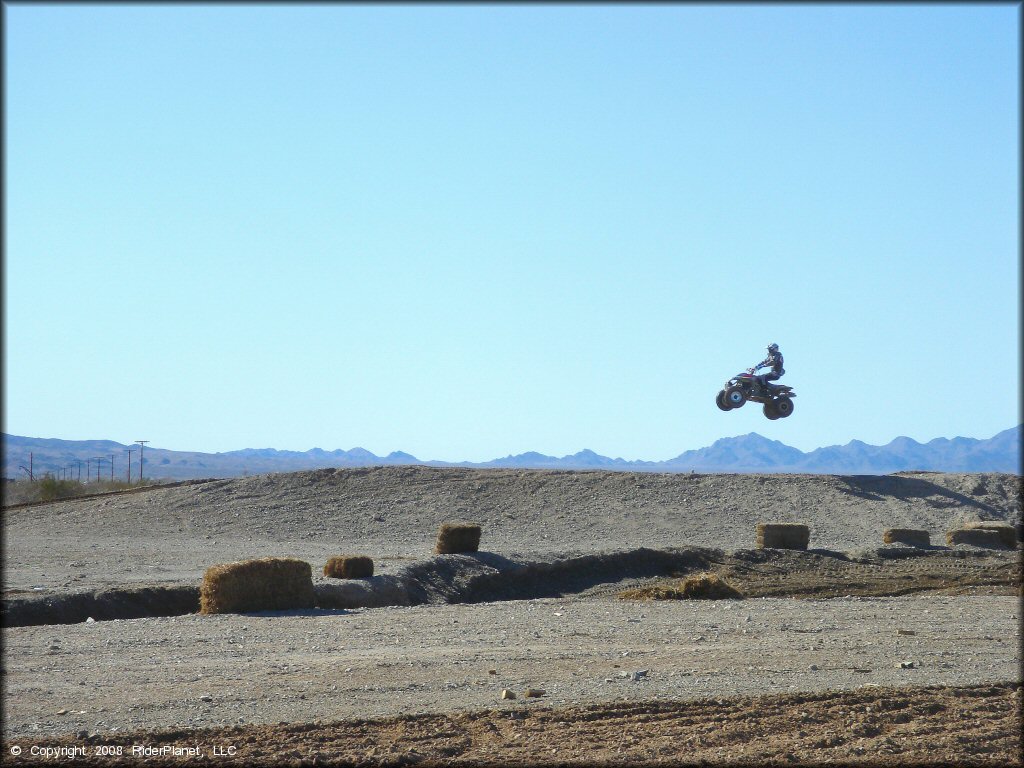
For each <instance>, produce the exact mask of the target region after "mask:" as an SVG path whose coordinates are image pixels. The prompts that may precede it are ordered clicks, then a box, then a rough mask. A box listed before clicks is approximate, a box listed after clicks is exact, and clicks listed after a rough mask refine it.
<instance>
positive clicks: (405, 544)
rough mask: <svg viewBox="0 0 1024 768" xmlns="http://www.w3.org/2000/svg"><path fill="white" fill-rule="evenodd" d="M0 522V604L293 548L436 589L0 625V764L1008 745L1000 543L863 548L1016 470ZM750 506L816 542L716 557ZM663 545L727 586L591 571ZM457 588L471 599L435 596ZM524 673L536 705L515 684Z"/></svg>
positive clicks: (1009, 638)
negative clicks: (675, 588)
mask: <svg viewBox="0 0 1024 768" xmlns="http://www.w3.org/2000/svg"><path fill="white" fill-rule="evenodd" d="M438 473H440V474H438ZM4 518H5V540H4V565H5V573H4V586H5V590H6V594H5V598H7V599H11V598H12V597H15V596H18V595H26V594H29V595H30V594H33V593H35V592H39V593H41V594H44V595H46V594H49V595H57V596H59V595H60V594H62V593H63V592H67V591H68V590H69V589H86V590H88V589H98V588H102V587H104V586H124V585H130V584H133V583H134V584H144V583H156V584H165V585H172V584H188V583H192V584H197V583H198V580H199V578H200V577H201V574H202V571H203V569H204V568H205V567H206V566H208V565H211V564H213V563H215V562H225V561H227V560H231V559H239V558H242V557H256V556H265V555H295V556H300V557H304V558H305V559H307V560H309V561H310V562H311V563H313V565H314V570H317V568H318V567H319V565H320V564H321V563H322V561H323V560H325V559H326V557H327V556H330V555H334V554H342V553H346V552H355V551H360V552H365V553H367V554H371V555H372V556H374V559H375V561H376V563H377V566H378V571H377V572H378V573H380V574H387V575H394V574H401V573H407V572H409V569H413V570H415V569H416V568H420V571H419V572H421V576H422V577H423V578H425V579H427V581H426V582H424V583H425V584H427V586H430V585H431V582H430V579H434V583H433V587H434V588H435V590H436V595H435V596H436V597H437V598H438V599H440V600H442V601H441V602H435V603H427V604H422V605H416V606H412V607H390V608H362V609H357V610H323V609H321V610H314V611H305V612H297V613H295V612H293V613H292V614H289V613H287V612H285V613H278V614H263V615H256V614H249V615H244V616H230V615H225V616H197V615H186V616H178V617H175V618H146V619H137V620H131V621H99V622H96V623H92V624H74V625H63V626H60V625H49V626H24V627H10V628H6V629H4V630H3V640H4V666H3V681H4V704H5V706H4V715H3V716H4V720H3V737H4V745H3V749H4V754H5V757H10V748H11V747H13V746H17V747H20V748H21V749H23V750H25V751H24V752H23V756H25V757H27V756H29V755H30V749H31V747H32V746H33V745H35V746H40V745H42V746H47V747H51V748H55V747H57V746H59V745H66V746H70V745H73V746H76V747H80V748H88V749H90V750H91V749H92V748H94V747H96V746H98V745H101V744H105V745H118V744H120V745H132V744H145V745H150V746H160V745H171V746H177V747H180V748H184V747H188V746H191V745H196V744H199V745H202V746H203V748H204V749H206V751H207V753H209V752H210V750H212V747H213V746H215V745H221V746H224V747H225V748H226V747H227V746H235V747H236V750H237V751H236V753H235V755H236V760H235V763H232V762H231V760H230V758H229V757H227V756H218V757H216V758H213V757H212V755H210V754H208V755H207V757H208V759H209V760H211V761H216V762H219V763H222V764H239V765H241V764H252V763H262V764H270V763H275V764H276V763H280V762H282V761H285V762H288V761H291V762H293V763H295V764H299V763H306V764H313V763H316V764H323V763H325V762H330V761H339V760H340V761H343V762H347V763H363V764H367V765H381V764H407V763H427V764H429V763H431V762H441V763H446V762H459V761H461V762H464V763H475V764H479V763H486V762H499V763H512V764H516V763H518V764H539V763H555V762H565V761H575V762H579V763H587V764H589V763H593V762H597V761H609V762H623V761H629V762H631V763H640V764H643V763H651V764H654V763H658V762H662V763H672V764H676V763H679V762H687V761H689V762H694V761H708V762H720V763H726V764H729V763H733V762H735V761H737V760H752V761H754V762H759V763H760V762H782V763H787V764H791V763H793V762H801V763H802V762H809V761H820V760H826V759H830V760H853V761H861V760H865V759H870V760H872V761H874V762H876V763H880V764H893V765H895V764H905V763H907V762H911V763H912V762H929V761H935V760H940V761H949V759H950V758H951V757H952V758H953V759H956V760H958V761H959V762H963V763H972V762H973V763H977V764H984V763H989V764H1006V763H1008V762H1011V761H1013V760H1014V759H1015V758H1016V752H1015V751H1014V750H1015V749H1016V747H1018V746H1019V744H1020V741H1019V739H1020V709H1019V695H1020V694H1019V691H1017V687H1018V686H1016V685H1015V683H1016V682H1019V680H1020V672H1019V669H1020V666H1019V665H1020V650H1019V641H1020V614H1019V595H1020V556H1019V550H1018V552H1017V553H1013V552H1007V551H1002V552H999V551H992V552H984V551H980V550H974V549H971V548H958V549H957V550H944V549H941V548H936V549H934V550H932V551H929V552H925V553H920V552H919V553H913V556H910V555H907V554H906V553H904V555H901V556H896V555H898V554H899V553H893V552H892V551H885V550H882V549H879V546H880V543H881V542H880V539H881V531H882V529H884V528H886V527H910V528H924V529H926V530H929V531H930V532H931V535H932V540H933V542H935V543H943V538H942V534H943V532H944V531H945V530H946V529H948V528H949V527H953V526H954V525H956V524H958V523H959V522H960V521H963V520H970V519H979V518H982V519H997V520H1007V521H1009V522H1015V523H1016V522H1019V520H1020V479H1019V477H1017V476H1009V475H934V474H921V475H915V476H912V477H896V476H894V477H883V478H837V477H816V476H736V475H727V476H716V475H708V476H651V475H630V474H627V473H600V472H583V473H565V472H514V471H508V470H494V471H486V472H479V471H477V472H476V473H474V471H471V470H444V471H441V470H433V469H426V470H424V469H422V468H398V469H395V468H384V469H374V470H365V471H364V470H346V471H343V472H333V471H320V472H309V473H296V474H295V475H288V476H271V477H262V478H245V479H239V480H237V481H216V482H213V483H207V484H204V485H203V486H195V487H179V488H172V489H157V490H154V491H152V492H150V493H145V494H135V495H132V496H130V497H128V496H126V497H121V498H107V499H98V500H77V501H74V502H65V503H64V504H52V505H40V506H37V507H33V508H30V509H21V510H8V511H6V512H5V515H4ZM460 518H462V519H465V518H468V519H472V520H475V521H477V522H481V523H482V525H483V527H484V541H483V545H484V546H483V548H485V549H487V550H489V552H490V553H492V554H485V553H481V556H480V557H479V558H478V560H479V562H478V563H476V564H475V565H474V564H473V563H470V564H468V565H467V564H466V563H463V567H464V568H469V569H470V570H469V573H470V575H472V576H473V578H469V579H465V578H463V576H465V574H463V576H457V574H458V569H456V570H452V569H451V568H449V567H447V566H445V567H444V568H440V569H439V570H437V572H436V573H434V574H433V575H431V574H430V573H427V572H424V571H422V568H421V567H420V566H418V565H417V561H423V560H424V559H425V558H428V557H429V549H430V546H431V544H432V543H433V535H434V533H435V532H436V528H437V525H438V524H439V523H440V522H444V521H449V520H453V519H460ZM762 520H770V521H787V520H791V521H797V522H805V523H808V524H809V525H811V528H812V542H811V546H812V547H830V548H833V549H834V550H835V551H832V552H813V551H812V552H806V553H792V552H790V553H787V552H768V551H753V550H746V551H742V550H743V548H749V547H751V546H752V545H753V533H754V530H753V529H754V524H755V523H756V522H758V521H762ZM111 531H114V532H116V533H115V534H114V535H112V534H111ZM684 544H685V545H689V544H701V545H703V546H705V547H717V548H718V553H717V554H715V552H712V551H704V552H703V554H702V555H701V558H703V559H702V560H700V564H701V567H702V568H704V567H706V568H707V569H709V570H713V571H716V572H718V573H720V574H722V575H723V576H725V577H726V578H728V579H729V580H730V581H733V582H734V583H735V584H736V585H737V586H738V587H740V589H741V591H743V592H744V593H746V594H747V595H748V596H749V597H748V599H745V600H741V601H713V602H693V601H644V600H637V599H633V600H624V599H621V593H622V592H623V590H626V589H640V590H643V589H644V588H647V587H651V586H654V585H656V584H658V583H662V582H665V581H669V580H671V579H672V578H673V577H672V575H671V574H670V573H661V574H660V575H657V577H656V578H654V579H652V578H651V576H652V575H653V574H652V573H645V574H640V575H637V574H633V575H626V576H623V574H622V573H619V574H618V575H616V576H615V578H616V579H619V578H621V580H620V581H609V579H608V573H604V575H602V574H601V573H599V572H595V569H596V571H600V570H601V568H602V567H603V566H602V565H601V563H604V562H605V560H608V561H609V562H610V561H612V560H614V559H615V556H614V552H615V551H622V550H626V549H629V548H631V547H643V546H645V547H653V548H655V549H660V548H663V547H665V546H681V545H684ZM737 550H740V551H737ZM645 551H648V550H645ZM844 552H846V553H848V554H843V553H844ZM574 555H575V556H596V560H593V564H592V565H593V567H592V568H591V571H587V572H585V573H579V574H576V575H573V574H572V573H570V572H567V571H564V570H561V571H560V570H557V569H556V570H554V571H552V570H550V569H549V570H544V569H543V568H542V569H541V570H540V571H538V572H537V573H540V574H542V575H543V578H541V577H538V575H537V573H534V575H533V576H531V577H530V578H521V579H519V580H518V581H515V580H513V581H511V582H509V581H503V579H505V578H506V576H507V574H502V573H498V574H496V575H495V574H492V573H491V572H490V571H488V570H487V568H489V567H490V566H489V565H488V563H491V564H493V563H498V562H512V561H514V560H515V558H516V557H519V558H521V559H526V560H531V561H538V560H539V561H544V562H549V563H552V562H564V561H566V559H567V558H569V557H571V556H574ZM469 559H470V558H466V560H469ZM634 559H635V558H634ZM641 559H642V558H641ZM630 562H632V561H630ZM695 562H696V561H695ZM474 568H475V569H476V570H473V569H474ZM428 570H429V569H428ZM492 570H493V569H492ZM444 574H448V576H444V578H449V579H451V578H454V579H455V581H454V582H452V583H448V584H442V583H439V582H437V579H438V578H439V577H441V576H443V575H444ZM552 574H557V579H555V580H554V581H553V580H552ZM442 580H443V579H442ZM319 581H322V580H319ZM455 582H458V583H459V584H461V585H462V586H461V587H459V588H458V589H455V588H454V585H455ZM33 586H41V587H43V589H42V590H32V587H33ZM421 586H422V585H421ZM446 589H447V590H448V592H446V591H445V590H446ZM453 589H454V592H453V591H452V590H453ZM459 589H461V590H463V592H459ZM15 590H24V591H15ZM545 590H546V591H545ZM456 593H458V594H462V595H463V597H464V598H465V599H472V600H485V601H490V602H471V603H468V604H448V603H445V602H443V601H444V600H447V599H452V597H453V595H454V596H456V597H457V594H456ZM557 595H561V596H557ZM459 599H462V598H459ZM894 686H895V687H897V688H898V690H893V687H894ZM927 686H942V688H939V689H931V688H927ZM527 688H537V689H543V690H544V695H543V696H541V697H540V698H537V699H526V698H523V693H524V691H525V690H526V689H527ZM502 689H508V690H511V691H514V692H515V693H516V694H517V698H516V699H502V698H501V691H502ZM793 696H796V698H793ZM868 707H870V708H871V709H870V711H869V710H868ZM367 718H373V719H372V720H368V719H367ZM282 721H283V722H284V723H286V724H279V723H282ZM210 729H213V730H210ZM77 759H81V758H77ZM135 760H136V762H139V759H138V758H136V759H135ZM178 760H179V764H184V763H183V762H181V759H180V758H179V759H178ZM152 761H154V758H153V757H152V756H151V755H150V756H146V757H145V759H144V760H142V761H141V762H147V763H148V762H152ZM97 762H104V763H106V762H113V760H112V759H111V758H109V757H104V758H103V759H102V760H99V759H98V758H97ZM185 762H190V761H188V760H185Z"/></svg>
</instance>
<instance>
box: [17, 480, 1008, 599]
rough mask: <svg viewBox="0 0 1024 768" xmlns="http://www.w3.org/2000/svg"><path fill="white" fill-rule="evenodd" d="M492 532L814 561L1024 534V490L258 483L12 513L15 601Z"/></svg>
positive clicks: (383, 565) (795, 484) (532, 552)
mask: <svg viewBox="0 0 1024 768" xmlns="http://www.w3.org/2000/svg"><path fill="white" fill-rule="evenodd" d="M458 519H468V520H471V521H474V522H478V523H480V524H481V525H482V526H483V539H482V541H481V549H483V550H486V551H488V552H494V553H497V554H501V555H506V556H510V557H515V556H523V557H529V558H547V557H552V556H570V555H586V554H592V553H595V552H607V551H613V550H625V549H634V548H638V547H650V548H654V549H662V548H665V547H683V546H703V547H715V548H720V549H726V550H734V549H741V548H749V547H753V546H754V545H755V526H756V524H757V523H758V522H801V523H806V524H808V525H810V526H811V544H810V546H811V547H817V548H827V549H832V550H838V551H844V552H849V551H852V550H857V549H874V548H877V547H878V546H880V545H881V543H882V532H883V530H884V529H886V528H919V529H924V530H927V531H929V532H930V534H931V538H932V543H933V544H944V543H945V532H946V531H947V530H949V529H950V528H953V527H957V526H958V525H959V524H960V523H961V522H963V521H964V520H978V519H992V520H1001V521H1007V522H1011V523H1017V524H1019V523H1020V521H1021V485H1020V477H1019V476H1017V475H1006V474H940V473H928V472H922V473H914V474H899V475H886V476H849V477H844V476H833V475H697V474H694V475H691V474H651V473H636V472H563V471H546V470H504V469H501V470H499V469H496V470H471V469H461V468H448V469H441V468H435V467H372V468H365V469H345V470H330V469H325V470H315V471H310V472H296V473H291V474H281V475H262V476H257V477H248V478H235V479H232V480H217V481H214V482H209V483H202V484H191V485H181V486H177V487H172V488H154V489H153V490H151V491H148V492H146V493H136V494H127V495H115V496H108V497H101V498H87V499H79V500H75V501H66V502H58V503H53V504H43V505H38V506H33V507H28V508H18V509H11V510H5V511H4V552H3V559H4V570H3V588H4V590H5V591H10V590H22V591H32V590H33V588H39V590H43V591H47V590H48V591H62V590H68V589H84V588H89V589H95V588H100V587H121V586H123V585H124V584H126V583H131V582H135V583H161V582H163V583H180V582H192V583H198V581H199V579H201V578H202V574H203V571H204V570H205V569H206V568H207V567H209V566H210V565H213V564H215V563H223V562H231V561H234V560H242V559H246V558H250V557H265V556H267V555H277V556H292V557H299V558H302V559H304V560H307V561H308V562H310V563H313V564H314V571H318V570H319V569H320V568H321V567H322V565H323V563H324V562H326V560H327V559H328V558H329V557H331V556H334V555H338V554H346V553H349V552H359V553H365V554H368V555H370V556H371V557H373V559H374V562H375V565H376V572H377V573H389V572H393V571H394V570H395V569H397V568H399V567H401V566H402V565H403V564H405V563H407V562H409V561H410V560H418V559H422V558H424V557H429V556H430V554H431V551H432V548H433V544H434V539H435V537H436V535H437V529H438V527H439V526H440V525H441V523H444V522H449V521H452V520H458Z"/></svg>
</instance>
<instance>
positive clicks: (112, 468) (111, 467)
mask: <svg viewBox="0 0 1024 768" xmlns="http://www.w3.org/2000/svg"><path fill="white" fill-rule="evenodd" d="M110 482H114V454H110Z"/></svg>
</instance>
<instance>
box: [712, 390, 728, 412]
mask: <svg viewBox="0 0 1024 768" xmlns="http://www.w3.org/2000/svg"><path fill="white" fill-rule="evenodd" d="M715 405H717V406H718V407H719V408H721V409H722V410H723V411H729V410H732V406H730V405H729V404H728V403H727V402H725V390H722V391H721V392H719V393H718V394H717V395H715Z"/></svg>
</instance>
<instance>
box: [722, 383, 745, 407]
mask: <svg viewBox="0 0 1024 768" xmlns="http://www.w3.org/2000/svg"><path fill="white" fill-rule="evenodd" d="M725 402H726V404H727V405H728V406H729V407H730V408H739V407H740V406H742V405H743V404H744V403H745V402H747V395H746V393H745V392H744V391H743V387H729V388H728V389H727V390H725Z"/></svg>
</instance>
